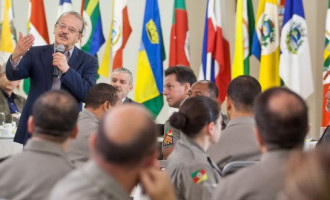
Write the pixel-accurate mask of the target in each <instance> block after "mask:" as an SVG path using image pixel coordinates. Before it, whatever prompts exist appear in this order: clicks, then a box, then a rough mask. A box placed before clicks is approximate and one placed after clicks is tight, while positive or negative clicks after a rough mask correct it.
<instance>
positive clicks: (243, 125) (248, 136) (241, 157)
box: [207, 117, 261, 169]
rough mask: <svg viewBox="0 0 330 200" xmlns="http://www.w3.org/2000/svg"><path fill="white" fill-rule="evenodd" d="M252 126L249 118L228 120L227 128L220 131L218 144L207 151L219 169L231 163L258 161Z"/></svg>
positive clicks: (252, 123)
mask: <svg viewBox="0 0 330 200" xmlns="http://www.w3.org/2000/svg"><path fill="white" fill-rule="evenodd" d="M254 124H255V122H254V119H253V118H251V117H239V118H236V119H232V120H230V121H229V123H228V125H227V128H226V129H225V130H224V131H222V133H221V136H220V139H219V142H218V143H216V144H214V145H212V146H211V147H210V148H209V149H208V150H207V153H208V154H209V155H210V157H211V158H212V160H214V161H215V162H216V163H217V164H218V166H219V168H220V169H223V167H224V166H225V165H226V164H228V163H229V162H233V161H255V160H259V158H260V155H261V152H260V150H259V147H258V145H257V142H256V139H255V134H254V131H253V127H254Z"/></svg>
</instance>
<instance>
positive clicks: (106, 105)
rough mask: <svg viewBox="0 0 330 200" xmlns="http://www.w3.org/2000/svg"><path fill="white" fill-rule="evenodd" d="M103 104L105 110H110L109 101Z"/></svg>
mask: <svg viewBox="0 0 330 200" xmlns="http://www.w3.org/2000/svg"><path fill="white" fill-rule="evenodd" d="M102 106H103V110H105V111H108V110H110V108H111V104H110V102H109V101H105V102H104V103H103V105H102Z"/></svg>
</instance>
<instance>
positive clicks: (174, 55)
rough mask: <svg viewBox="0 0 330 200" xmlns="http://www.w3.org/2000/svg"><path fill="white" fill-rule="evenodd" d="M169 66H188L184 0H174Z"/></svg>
mask: <svg viewBox="0 0 330 200" xmlns="http://www.w3.org/2000/svg"><path fill="white" fill-rule="evenodd" d="M170 40H171V41H170V42H171V43H170V60H169V66H170V67H171V66H190V64H189V31H188V17H187V11H186V4H185V0H175V1H174V10H173V20H172V28H171V39H170Z"/></svg>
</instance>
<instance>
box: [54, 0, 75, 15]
mask: <svg viewBox="0 0 330 200" xmlns="http://www.w3.org/2000/svg"><path fill="white" fill-rule="evenodd" d="M69 11H72V2H71V0H60V5H59V7H58V10H57V18H59V17H60V16H61V15H62V14H63V13H66V12H69Z"/></svg>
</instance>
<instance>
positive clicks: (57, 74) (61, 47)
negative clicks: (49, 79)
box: [53, 44, 65, 77]
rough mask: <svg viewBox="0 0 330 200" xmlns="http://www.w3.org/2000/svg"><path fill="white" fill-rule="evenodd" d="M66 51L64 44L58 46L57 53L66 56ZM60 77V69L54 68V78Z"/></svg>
mask: <svg viewBox="0 0 330 200" xmlns="http://www.w3.org/2000/svg"><path fill="white" fill-rule="evenodd" d="M64 51H65V47H64V45H63V44H59V45H57V47H56V49H55V53H57V52H60V53H63V54H64ZM59 75H60V71H59V69H58V67H57V66H54V71H53V77H58V76H59Z"/></svg>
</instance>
